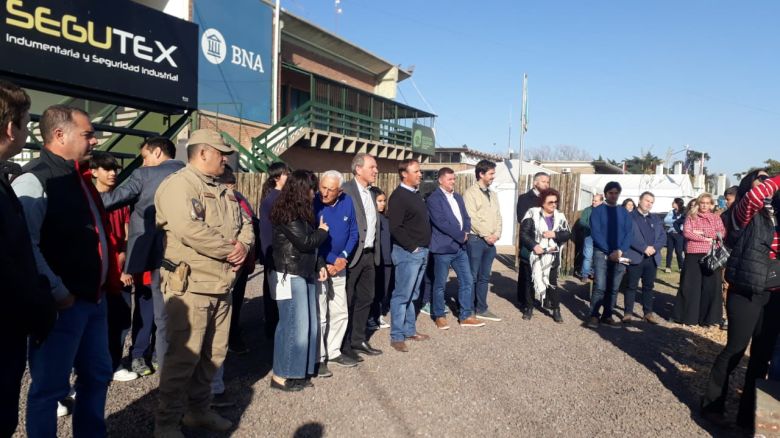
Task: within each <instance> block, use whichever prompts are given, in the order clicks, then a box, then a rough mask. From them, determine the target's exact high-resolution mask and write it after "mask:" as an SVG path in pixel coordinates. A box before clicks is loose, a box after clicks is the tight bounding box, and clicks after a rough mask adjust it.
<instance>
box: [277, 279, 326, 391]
mask: <svg viewBox="0 0 780 438" xmlns="http://www.w3.org/2000/svg"><path fill="white" fill-rule="evenodd" d="M280 275H282V274H281V273H278V272H276V271H272V273H271V279H270V280H271V287H274V286H275V285H276V282H277V278H278V276H280ZM287 281H290V282H291V286H292V298H291V299H286V300H277V301H276V304H277V305H278V306H279V323H278V324H277V326H276V334H275V335H274V375H276V376H279V377H282V378H285V379H303V378H305V377H306V375H312V374H314V365H316V364H317V348H318V347H319V345H320V338H319V327H320V323H319V318H318V317H317V291H316V286H315V285H316V282H315V281H314V280H313V279H307V278H303V277H289V276H288V277H287Z"/></svg>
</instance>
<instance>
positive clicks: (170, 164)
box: [101, 137, 184, 375]
mask: <svg viewBox="0 0 780 438" xmlns="http://www.w3.org/2000/svg"><path fill="white" fill-rule="evenodd" d="M175 156H176V146H175V145H174V144H173V142H171V140H170V139H167V138H165V137H152V138H149V139H147V140H146V141H145V142H144V143H143V144H142V145H141V157H142V158H143V160H144V161H143V167H139V168H138V169H135V170H134V171H133V173H131V174H130V176H129V177H128V178H127V179H126V180H125V181H124V182H122V184H120V185H119V187H117V188H116V189H114V190H113V191H110V192H106V193H103V194H101V198H102V199H103V204H104V205H105V207H106V209H107V210H112V209H115V208H119V207H123V206H125V205H130V206H132V209H133V212H132V213H131V215H130V233H129V234H128V237H127V258H126V261H125V266H124V269H123V271H122V272H123V273H125V274H131V275H133V276H134V277H136V279H140V278H142V276H143V273H144V272H151V273H152V284H151V292H152V293H151V297H150V296H149V295H148V294H143V293H135V294H134V300H135V303H134V304H135V309H136V311H135V312H134V315H133V319H134V320H137V322H136V321H134V323H133V334H132V339H133V346H132V348H131V351H130V353H131V356H132V357H133V363H132V369H133V371H136V372H138V373H139V374H141V375H146V374H149V373H150V370H149V369H148V368H144V367H145V366H146V364H145V361H144V359H143V358H144V356H146V357H148V355H149V353H150V348H149V346H150V345H149V344H150V342H151V334H152V332H151V331H152V319H153V320H154V324H155V325H156V326H157V331H156V334H155V339H156V341H155V350H156V351H155V356H156V357H157V362H158V364H157V365H158V367H160V366H162V358H163V357H164V356H165V350H166V349H167V348H166V347H167V342H166V340H165V339H166V338H165V326H166V323H165V322H166V318H165V314H164V312H163V309H164V308H165V304H164V302H163V296H162V292H161V291H160V263H161V262H162V254H163V233H162V232H161V231H160V230H158V229H157V225H156V224H155V215H156V213H157V210H156V209H155V208H154V194H155V193H156V192H157V187H159V186H160V183H162V182H163V180H164V179H165V178H167V177H168V176H169V175H171V174H172V173H174V172H176V171H178V170H180V169H182V168H184V163H182V162H181V161H178V160H174V158H175ZM139 283H141V282H140V281H138V280H137V281H136V288H137V289H139V290H140V289H143V285H139ZM147 290H148V289H147Z"/></svg>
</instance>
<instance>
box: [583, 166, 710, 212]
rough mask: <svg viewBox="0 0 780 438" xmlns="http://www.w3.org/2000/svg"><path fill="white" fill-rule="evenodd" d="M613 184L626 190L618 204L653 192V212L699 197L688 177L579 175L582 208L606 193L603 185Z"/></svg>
mask: <svg viewBox="0 0 780 438" xmlns="http://www.w3.org/2000/svg"><path fill="white" fill-rule="evenodd" d="M610 181H617V182H619V183H620V185H621V187H622V188H623V191H622V192H621V194H620V199H619V201H618V202H623V200H624V199H627V198H631V199H633V200H634V202H638V201H639V195H641V194H642V193H643V192H652V193H653V195H655V204H653V209H652V212H653V213H666V212H667V211H669V210H670V209H671V208H672V201H673V200H674V198H682V199H683V201H685V202H686V203H687V202H688V201H689V200H690V199H693V198H695V197H696V196H697V195H698V193H696V192H695V190H694V189H693V184H691V178H690V177H689V176H688V175H580V200H579V204H580V205H579V209H580V210H582V209H583V208H585V207H587V206H588V205H590V203H591V199H592V197H593V194H595V193H604V186H605V185H607V183H608V182H610Z"/></svg>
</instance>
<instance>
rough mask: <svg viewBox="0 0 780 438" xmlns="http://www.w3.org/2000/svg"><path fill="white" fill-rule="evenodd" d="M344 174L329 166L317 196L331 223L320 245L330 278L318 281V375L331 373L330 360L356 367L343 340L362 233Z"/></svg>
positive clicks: (319, 213)
mask: <svg viewBox="0 0 780 438" xmlns="http://www.w3.org/2000/svg"><path fill="white" fill-rule="evenodd" d="M343 180H344V178H343V176H342V175H341V173H340V172H338V171H335V170H329V171H327V172H325V173H324V174H322V177H320V189H319V193H317V196H316V197H315V198H314V214H315V215H316V217H317V220H318V221H319V220H324V221H325V223H327V224H328V225H329V227H330V228H329V230H328V238H327V239H325V241H324V242H323V243H322V245H320V249H319V254H320V255H321V256H322V257H323V258H324V259H325V263H326V268H327V270H328V279H327V280H326V281H323V282H320V283H319V288H318V295H319V306H320V312H319V313H320V363H319V369H318V371H317V375H318V376H320V377H330V376H331V375H333V373H331V371H330V370H329V369H328V362H331V363H335V364H337V365H340V366H343V367H354V366H355V365H357V361H356V360H355V359H353V358H351V357H349V356H347V355H345V354H342V353H341V343H342V341H343V340H344V335H345V334H346V332H347V324H348V323H349V307H348V306H347V264H348V259H349V257H350V256H351V255H352V252H353V251H354V250H355V247H356V246H357V243H358V239H359V234H358V226H357V221H356V220H355V207H354V206H353V203H352V198H350V197H349V196H347V195H346V194H345V193H343V192H342V190H341V184H342V182H343Z"/></svg>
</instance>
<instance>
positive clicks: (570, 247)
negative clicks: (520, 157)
mask: <svg viewBox="0 0 780 438" xmlns="http://www.w3.org/2000/svg"><path fill="white" fill-rule="evenodd" d="M343 175H344V180H345V181H349V180H351V179H352V174H351V173H345V174H343ZM317 176H319V175H317ZM457 176H458V180H457V183H456V186H455V191H457V192H458V193H463V192H465V191H466V189H468V188H469V187H470V186H471V185H472V184H474V175H473V174H471V173H469V174H458V175H457ZM236 177H237V184H236V189H237V190H238V191H239V192H241V193H242V194H243V195H244V196H246V198H247V199H248V200H249V202H250V203H252V205H253V206H254V207H255V208H257V207H258V206H259V205H260V193H261V190H262V186H263V183H264V182H265V180H266V179H267V175H266V174H265V173H238V174H237V175H236ZM532 179H533V177H532V176H530V175H529V176H527V177H526V178H525V179H524V180H521V184H520V187H521V188H522V190H520V191H519V192H520V193H525V192H526V191H528V190H529V189H530V187H531V180H532ZM399 182H400V181H399V177H398V174H397V173H380V174H379V175H378V176H377V181H376V186H377V187H379V188H380V189H382V191H384V192H385V193H387V194H388V196H389V194H390V193H392V191H393V190H395V188H396V187H397V186H398V184H399ZM550 187H552V188H554V189H556V190H558V191H559V192H560V193H561V199H560V200H559V204H558V209H559V210H560V211H561V212H563V214H564V215H566V219H567V220H568V221H569V226H570V227H572V228H573V227H574V224H575V222H576V220H577V219H578V218H579V211H578V210H577V205H578V203H579V196H580V189H579V188H580V178H579V175H577V174H570V175H552V177H551V178H550ZM433 188H435V182H431V181H426V182H424V183H423V187H422V191H423V192H426V191H429V190H432V189H433ZM503 220H504V221H507V220H511V221H514V222H517V220H516V218H515V215H514V214H513V215H512V216H511V217H505V218H503ZM518 235H519V224H515V254H518V251H517V249H518V243H519V242H518V239H517V236H518ZM575 249H576V248H575V243H574V240H572V241H570V242H568V243H567V244H566V246H565V247H564V249H563V252H562V253H561V270H562V272H563V273H566V274H570V273H572V272H573V270H574V264H575V257H576V253H577V251H576V250H575Z"/></svg>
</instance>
